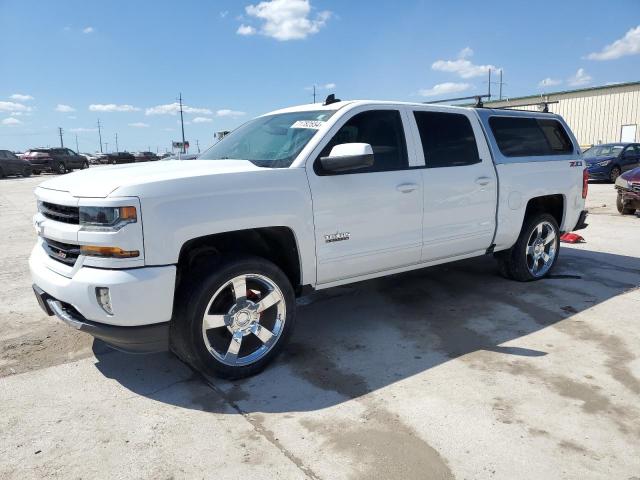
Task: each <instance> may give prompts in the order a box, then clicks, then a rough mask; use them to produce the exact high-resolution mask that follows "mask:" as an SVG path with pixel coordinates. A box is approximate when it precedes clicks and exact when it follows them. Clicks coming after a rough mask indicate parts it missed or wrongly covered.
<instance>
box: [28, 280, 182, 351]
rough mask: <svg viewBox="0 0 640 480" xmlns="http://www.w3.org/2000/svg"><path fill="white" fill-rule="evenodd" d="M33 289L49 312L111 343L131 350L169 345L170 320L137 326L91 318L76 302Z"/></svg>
mask: <svg viewBox="0 0 640 480" xmlns="http://www.w3.org/2000/svg"><path fill="white" fill-rule="evenodd" d="M33 292H34V293H35V295H36V299H37V300H38V303H39V304H40V306H41V307H42V309H43V310H44V311H45V312H46V313H47V315H50V316H51V315H55V316H56V317H58V318H59V319H60V320H62V321H63V322H64V323H66V324H67V325H69V326H70V327H73V328H76V329H78V330H80V331H82V332H85V333H88V334H89V335H92V336H93V337H95V338H99V339H101V340H103V341H104V342H106V343H107V344H108V345H110V346H112V347H113V348H116V349H117V350H121V351H123V352H128V353H152V352H162V351H165V350H167V349H168V348H169V322H164V323H156V324H153V325H141V326H137V327H120V326H114V325H106V324H103V323H97V322H92V321H90V320H87V319H86V318H84V317H83V316H82V315H81V314H80V313H79V312H78V311H77V310H76V309H75V308H73V306H71V305H69V304H66V303H63V302H61V301H60V300H57V299H55V298H54V297H52V296H51V295H49V294H47V293H46V292H45V291H44V290H42V289H41V288H39V287H38V286H37V285H33Z"/></svg>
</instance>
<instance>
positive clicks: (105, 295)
mask: <svg viewBox="0 0 640 480" xmlns="http://www.w3.org/2000/svg"><path fill="white" fill-rule="evenodd" d="M96 298H97V299H98V303H99V304H100V306H101V307H102V309H103V310H104V311H105V312H107V313H108V314H109V315H113V308H112V307H111V294H110V293H109V289H108V288H107V287H96Z"/></svg>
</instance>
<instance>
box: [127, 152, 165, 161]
mask: <svg viewBox="0 0 640 480" xmlns="http://www.w3.org/2000/svg"><path fill="white" fill-rule="evenodd" d="M133 156H134V157H135V158H136V162H155V161H156V160H159V158H158V156H157V155H156V154H155V153H153V152H136V153H134V154H133Z"/></svg>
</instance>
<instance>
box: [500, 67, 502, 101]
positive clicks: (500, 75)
mask: <svg viewBox="0 0 640 480" xmlns="http://www.w3.org/2000/svg"><path fill="white" fill-rule="evenodd" d="M500 100H502V69H500Z"/></svg>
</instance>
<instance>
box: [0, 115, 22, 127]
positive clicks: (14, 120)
mask: <svg viewBox="0 0 640 480" xmlns="http://www.w3.org/2000/svg"><path fill="white" fill-rule="evenodd" d="M21 123H22V122H21V121H20V120H18V119H17V118H13V117H9V118H5V119H4V120H2V125H8V126H10V127H13V126H14V125H20V124H21Z"/></svg>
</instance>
